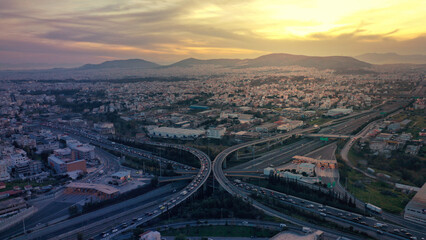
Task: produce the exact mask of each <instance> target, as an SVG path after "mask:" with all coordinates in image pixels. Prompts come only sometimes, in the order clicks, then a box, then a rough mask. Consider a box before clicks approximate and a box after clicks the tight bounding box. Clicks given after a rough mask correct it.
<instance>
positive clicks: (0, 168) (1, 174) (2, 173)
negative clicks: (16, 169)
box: [0, 161, 10, 181]
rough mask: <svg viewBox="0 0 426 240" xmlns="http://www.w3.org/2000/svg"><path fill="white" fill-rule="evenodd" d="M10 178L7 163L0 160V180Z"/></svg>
mask: <svg viewBox="0 0 426 240" xmlns="http://www.w3.org/2000/svg"><path fill="white" fill-rule="evenodd" d="M9 179H10V174H9V171H8V167H7V164H6V163H5V162H4V161H0V181H7V180H9Z"/></svg>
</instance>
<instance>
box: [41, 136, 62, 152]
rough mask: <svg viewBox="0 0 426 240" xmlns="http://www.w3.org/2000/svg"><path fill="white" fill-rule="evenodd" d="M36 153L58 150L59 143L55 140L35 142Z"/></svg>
mask: <svg viewBox="0 0 426 240" xmlns="http://www.w3.org/2000/svg"><path fill="white" fill-rule="evenodd" d="M36 148H37V152H39V153H41V152H44V151H52V150H55V149H58V148H59V142H58V141H56V140H47V139H43V140H40V141H37V147H36Z"/></svg>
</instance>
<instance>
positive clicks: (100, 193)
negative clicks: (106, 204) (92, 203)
mask: <svg viewBox="0 0 426 240" xmlns="http://www.w3.org/2000/svg"><path fill="white" fill-rule="evenodd" d="M65 194H76V195H85V196H92V197H96V198H97V199H99V200H106V199H111V198H115V197H116V196H118V194H119V191H118V189H116V188H114V187H111V186H108V185H104V184H94V183H82V182H72V183H70V184H68V185H67V186H66V189H65Z"/></svg>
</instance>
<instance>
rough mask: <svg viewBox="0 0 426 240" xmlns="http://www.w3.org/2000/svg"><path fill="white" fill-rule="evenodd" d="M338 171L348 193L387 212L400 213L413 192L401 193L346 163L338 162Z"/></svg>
mask: <svg viewBox="0 0 426 240" xmlns="http://www.w3.org/2000/svg"><path fill="white" fill-rule="evenodd" d="M339 171H340V174H341V178H340V179H341V184H342V185H343V186H345V184H346V180H345V179H347V190H348V191H349V192H350V193H352V194H353V195H354V196H355V197H356V198H358V199H360V200H361V201H363V202H369V203H372V204H374V205H376V206H378V207H381V208H382V209H383V210H385V211H387V212H391V213H396V214H399V213H401V212H402V211H403V210H404V207H405V205H406V204H407V203H408V202H409V201H410V199H411V198H412V197H413V194H410V195H407V194H405V193H402V192H400V191H399V190H397V189H395V188H394V187H393V186H392V185H389V184H387V183H385V182H381V181H377V180H373V179H371V178H369V177H366V176H364V175H363V174H361V173H360V172H358V171H356V170H353V169H350V168H349V167H347V166H346V165H344V166H342V164H339Z"/></svg>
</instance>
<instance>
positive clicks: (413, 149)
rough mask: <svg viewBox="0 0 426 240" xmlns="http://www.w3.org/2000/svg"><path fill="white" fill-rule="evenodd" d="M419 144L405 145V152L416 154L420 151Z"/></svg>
mask: <svg viewBox="0 0 426 240" xmlns="http://www.w3.org/2000/svg"><path fill="white" fill-rule="evenodd" d="M420 148H421V146H420V145H407V147H406V148H405V153H406V154H410V155H417V154H418V153H419V151H420Z"/></svg>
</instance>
